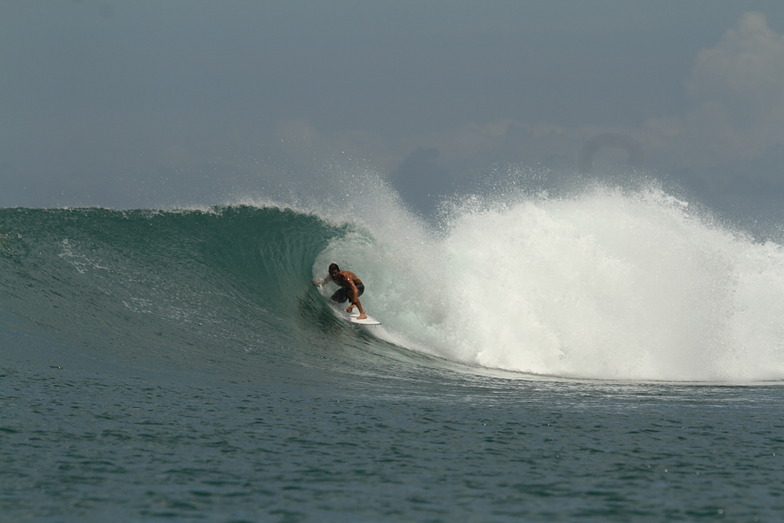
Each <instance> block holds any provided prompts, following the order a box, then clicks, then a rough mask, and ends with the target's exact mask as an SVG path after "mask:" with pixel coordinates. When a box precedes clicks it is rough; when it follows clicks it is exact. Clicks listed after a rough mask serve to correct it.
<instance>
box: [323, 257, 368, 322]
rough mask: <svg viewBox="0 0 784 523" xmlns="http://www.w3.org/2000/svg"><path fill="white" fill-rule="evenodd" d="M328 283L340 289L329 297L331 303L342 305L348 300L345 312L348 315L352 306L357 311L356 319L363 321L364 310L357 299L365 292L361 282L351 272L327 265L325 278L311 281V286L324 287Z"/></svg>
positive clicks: (332, 264) (364, 316)
mask: <svg viewBox="0 0 784 523" xmlns="http://www.w3.org/2000/svg"><path fill="white" fill-rule="evenodd" d="M330 281H333V282H335V283H336V284H337V285H338V286H339V287H340V288H339V289H338V290H337V291H335V294H333V295H332V296H331V299H332V301H335V302H337V303H343V302H345V301H346V300H348V301H349V303H350V305H349V306H348V307H346V312H349V313H350V312H351V311H353V310H354V306H356V307H357V308H358V309H359V316H358V317H357V319H358V320H364V319H365V318H367V314H365V309H363V308H362V302H360V301H359V297H360V296H362V293H363V292H365V285H364V284H363V283H362V280H360V279H359V278H358V277H357V275H356V274H354V273H353V272H351V271H341V270H340V267H338V264H337V263H331V264H330V265H329V274H328V275H327V277H326V278H324V280H323V281H318V280H313V282H312V283H313V285H324V284H325V283H329V282H330Z"/></svg>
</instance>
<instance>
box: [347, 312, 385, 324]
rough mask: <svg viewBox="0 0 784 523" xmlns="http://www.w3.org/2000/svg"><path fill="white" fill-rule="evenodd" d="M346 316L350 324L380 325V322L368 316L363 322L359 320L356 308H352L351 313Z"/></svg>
mask: <svg viewBox="0 0 784 523" xmlns="http://www.w3.org/2000/svg"><path fill="white" fill-rule="evenodd" d="M347 316H348V321H350V322H351V323H359V324H360V325H381V322H380V321H378V320H377V319H375V318H373V317H371V316H370V315H368V317H367V318H365V319H364V320H360V319H359V311H358V310H357V309H356V308H354V310H353V311H351V313H350V314H349V313H347Z"/></svg>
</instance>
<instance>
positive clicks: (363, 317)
mask: <svg viewBox="0 0 784 523" xmlns="http://www.w3.org/2000/svg"><path fill="white" fill-rule="evenodd" d="M357 319H358V320H366V319H367V314H360V315H359V316H357Z"/></svg>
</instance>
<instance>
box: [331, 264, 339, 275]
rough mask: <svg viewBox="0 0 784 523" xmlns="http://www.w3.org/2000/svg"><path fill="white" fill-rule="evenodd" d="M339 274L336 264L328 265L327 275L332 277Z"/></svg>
mask: <svg viewBox="0 0 784 523" xmlns="http://www.w3.org/2000/svg"><path fill="white" fill-rule="evenodd" d="M338 272H340V267H338V264H337V263H330V264H329V275H330V276H332V275H333V274H337V273H338Z"/></svg>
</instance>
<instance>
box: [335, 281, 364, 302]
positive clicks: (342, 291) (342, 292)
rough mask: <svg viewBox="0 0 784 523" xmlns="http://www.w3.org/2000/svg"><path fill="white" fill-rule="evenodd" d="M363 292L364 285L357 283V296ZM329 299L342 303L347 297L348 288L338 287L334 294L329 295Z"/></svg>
mask: <svg viewBox="0 0 784 523" xmlns="http://www.w3.org/2000/svg"><path fill="white" fill-rule="evenodd" d="M363 292H365V286H364V285H363V284H361V283H360V284H359V285H357V297H359V296H362V293H363ZM330 299H331V300H332V301H336V302H338V303H343V302H344V301H346V300H347V299H348V289H347V288H346V287H341V288H339V289H338V290H337V291H335V294H333V295H332V297H330ZM352 303H353V302H352Z"/></svg>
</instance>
